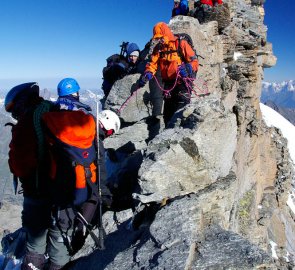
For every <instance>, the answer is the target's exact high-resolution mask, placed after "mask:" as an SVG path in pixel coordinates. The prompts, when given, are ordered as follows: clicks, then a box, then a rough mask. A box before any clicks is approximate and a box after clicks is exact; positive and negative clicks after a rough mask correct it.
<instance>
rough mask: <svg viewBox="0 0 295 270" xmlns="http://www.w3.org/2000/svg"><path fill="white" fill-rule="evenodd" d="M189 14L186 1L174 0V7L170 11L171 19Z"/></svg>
mask: <svg viewBox="0 0 295 270" xmlns="http://www.w3.org/2000/svg"><path fill="white" fill-rule="evenodd" d="M188 12H189V8H188V2H187V0H174V7H173V9H172V17H174V16H178V15H184V16H186V15H187V14H188Z"/></svg>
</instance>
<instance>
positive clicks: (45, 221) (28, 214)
mask: <svg viewBox="0 0 295 270" xmlns="http://www.w3.org/2000/svg"><path fill="white" fill-rule="evenodd" d="M22 223H23V227H24V228H25V229H26V232H27V235H26V253H25V256H24V259H23V263H22V269H23V270H26V269H32V267H36V269H43V266H44V263H45V257H44V254H45V253H46V246H47V232H48V228H49V227H50V223H51V205H50V203H49V202H48V201H46V200H42V199H35V198H30V197H24V203H23V211H22Z"/></svg>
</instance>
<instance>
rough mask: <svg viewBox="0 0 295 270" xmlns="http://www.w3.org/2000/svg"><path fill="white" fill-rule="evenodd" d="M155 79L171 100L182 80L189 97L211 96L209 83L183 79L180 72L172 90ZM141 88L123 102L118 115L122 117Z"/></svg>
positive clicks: (196, 79) (194, 79) (201, 80)
mask: <svg viewBox="0 0 295 270" xmlns="http://www.w3.org/2000/svg"><path fill="white" fill-rule="evenodd" d="M153 78H154V79H155V81H156V84H157V85H158V87H159V89H160V90H161V91H162V92H163V94H164V97H165V98H169V97H171V91H173V89H174V88H175V87H176V85H177V83H178V80H179V79H180V78H181V79H182V80H183V81H184V83H185V86H186V88H187V92H188V94H189V96H191V93H194V94H195V96H196V97H203V96H206V95H209V90H208V85H207V83H206V82H205V81H204V80H203V79H201V78H200V77H198V78H190V77H185V78H182V77H181V76H180V75H179V71H178V72H177V74H176V79H175V82H174V84H173V86H172V87H171V88H170V89H164V88H163V87H162V86H161V85H160V83H159V81H158V79H157V77H155V76H154V75H153ZM140 89H141V88H140V87H138V88H137V89H136V90H135V91H133V93H132V94H131V95H130V96H129V97H128V98H127V99H126V100H125V101H124V102H123V104H122V105H121V107H120V108H119V109H118V110H117V113H118V114H119V115H120V114H121V112H122V110H123V109H124V108H125V107H126V106H127V104H128V103H129V101H130V100H131V99H132V98H133V96H135V95H136V94H137V92H138V91H139V90H140Z"/></svg>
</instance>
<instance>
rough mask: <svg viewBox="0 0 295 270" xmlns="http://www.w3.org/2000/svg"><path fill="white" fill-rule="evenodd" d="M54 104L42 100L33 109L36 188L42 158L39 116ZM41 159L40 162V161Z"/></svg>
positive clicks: (42, 147) (42, 139)
mask: <svg viewBox="0 0 295 270" xmlns="http://www.w3.org/2000/svg"><path fill="white" fill-rule="evenodd" d="M53 106H54V104H53V103H52V102H50V101H48V100H43V101H42V102H41V103H40V104H39V105H38V106H37V108H36V109H35V111H34V114H33V122H34V128H35V132H36V136H37V145H38V147H37V149H38V168H37V171H36V189H37V190H38V187H39V183H38V182H39V170H40V167H39V166H40V164H42V160H43V159H44V134H43V129H42V126H41V117H42V114H43V113H45V112H49V111H50V110H51V108H52V107H53ZM40 161H41V162H40Z"/></svg>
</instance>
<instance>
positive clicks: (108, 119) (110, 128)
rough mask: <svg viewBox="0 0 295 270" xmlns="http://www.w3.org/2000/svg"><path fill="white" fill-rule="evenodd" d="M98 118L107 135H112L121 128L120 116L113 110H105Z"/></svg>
mask: <svg viewBox="0 0 295 270" xmlns="http://www.w3.org/2000/svg"><path fill="white" fill-rule="evenodd" d="M98 120H99V123H100V127H101V128H102V130H103V131H104V134H105V136H106V137H108V136H111V135H112V134H114V133H117V132H118V131H119V130H120V126H121V122H120V118H119V117H118V115H117V114H116V113H114V112H113V111H111V110H103V111H102V112H101V113H100V114H99V116H98Z"/></svg>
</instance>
